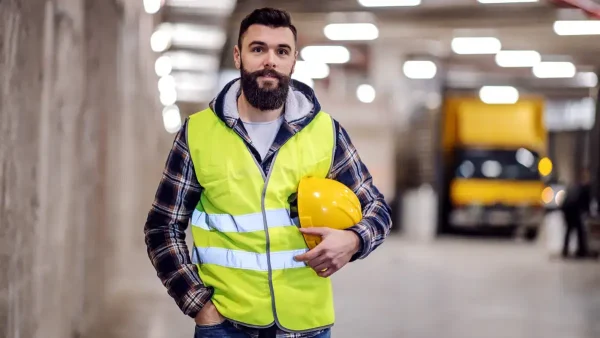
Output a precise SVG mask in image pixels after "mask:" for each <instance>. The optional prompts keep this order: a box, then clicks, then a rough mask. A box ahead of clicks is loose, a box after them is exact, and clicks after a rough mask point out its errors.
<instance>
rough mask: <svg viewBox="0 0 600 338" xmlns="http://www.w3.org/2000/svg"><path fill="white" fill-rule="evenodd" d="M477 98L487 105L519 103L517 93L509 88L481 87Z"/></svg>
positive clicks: (512, 88)
mask: <svg viewBox="0 0 600 338" xmlns="http://www.w3.org/2000/svg"><path fill="white" fill-rule="evenodd" d="M479 98H480V99H481V101H483V102H484V103H487V104H513V103H516V102H517V101H519V91H518V90H517V88H515V87H510V86H483V87H481V89H480V90H479Z"/></svg>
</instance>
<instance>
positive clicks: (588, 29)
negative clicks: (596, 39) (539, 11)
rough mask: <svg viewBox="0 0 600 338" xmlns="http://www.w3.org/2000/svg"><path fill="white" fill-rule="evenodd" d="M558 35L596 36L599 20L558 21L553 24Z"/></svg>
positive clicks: (599, 32) (599, 25)
mask: <svg viewBox="0 0 600 338" xmlns="http://www.w3.org/2000/svg"><path fill="white" fill-rule="evenodd" d="M554 32H555V33H556V34H558V35H598V34H600V20H558V21H555V22H554Z"/></svg>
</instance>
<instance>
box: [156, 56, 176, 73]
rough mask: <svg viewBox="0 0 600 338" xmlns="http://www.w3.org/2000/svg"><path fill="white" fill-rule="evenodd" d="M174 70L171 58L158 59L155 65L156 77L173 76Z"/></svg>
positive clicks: (162, 57)
mask: <svg viewBox="0 0 600 338" xmlns="http://www.w3.org/2000/svg"><path fill="white" fill-rule="evenodd" d="M172 70H173V62H172V61H171V58H170V57H168V56H166V55H163V56H161V57H159V58H158V59H156V62H155V63H154V71H155V72H156V75H158V76H167V75H169V74H171V71H172Z"/></svg>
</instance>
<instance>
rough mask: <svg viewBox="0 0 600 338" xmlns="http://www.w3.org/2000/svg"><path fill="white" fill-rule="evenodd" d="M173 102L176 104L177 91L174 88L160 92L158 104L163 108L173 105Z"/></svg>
mask: <svg viewBox="0 0 600 338" xmlns="http://www.w3.org/2000/svg"><path fill="white" fill-rule="evenodd" d="M175 102H177V91H176V90H175V88H172V89H171V90H165V91H162V92H160V103H162V105H163V106H170V105H173V104H175Z"/></svg>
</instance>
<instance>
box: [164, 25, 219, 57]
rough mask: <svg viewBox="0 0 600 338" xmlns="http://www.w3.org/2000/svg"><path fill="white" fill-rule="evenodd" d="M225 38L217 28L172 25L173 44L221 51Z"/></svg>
mask: <svg viewBox="0 0 600 338" xmlns="http://www.w3.org/2000/svg"><path fill="white" fill-rule="evenodd" d="M226 38H227V36H226V34H225V31H224V30H223V29H222V28H221V27H219V26H211V25H195V24H187V23H177V24H174V25H173V44H174V45H177V46H181V47H188V48H196V49H211V50H216V49H219V50H220V49H222V48H223V45H224V44H225V39H226Z"/></svg>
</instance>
